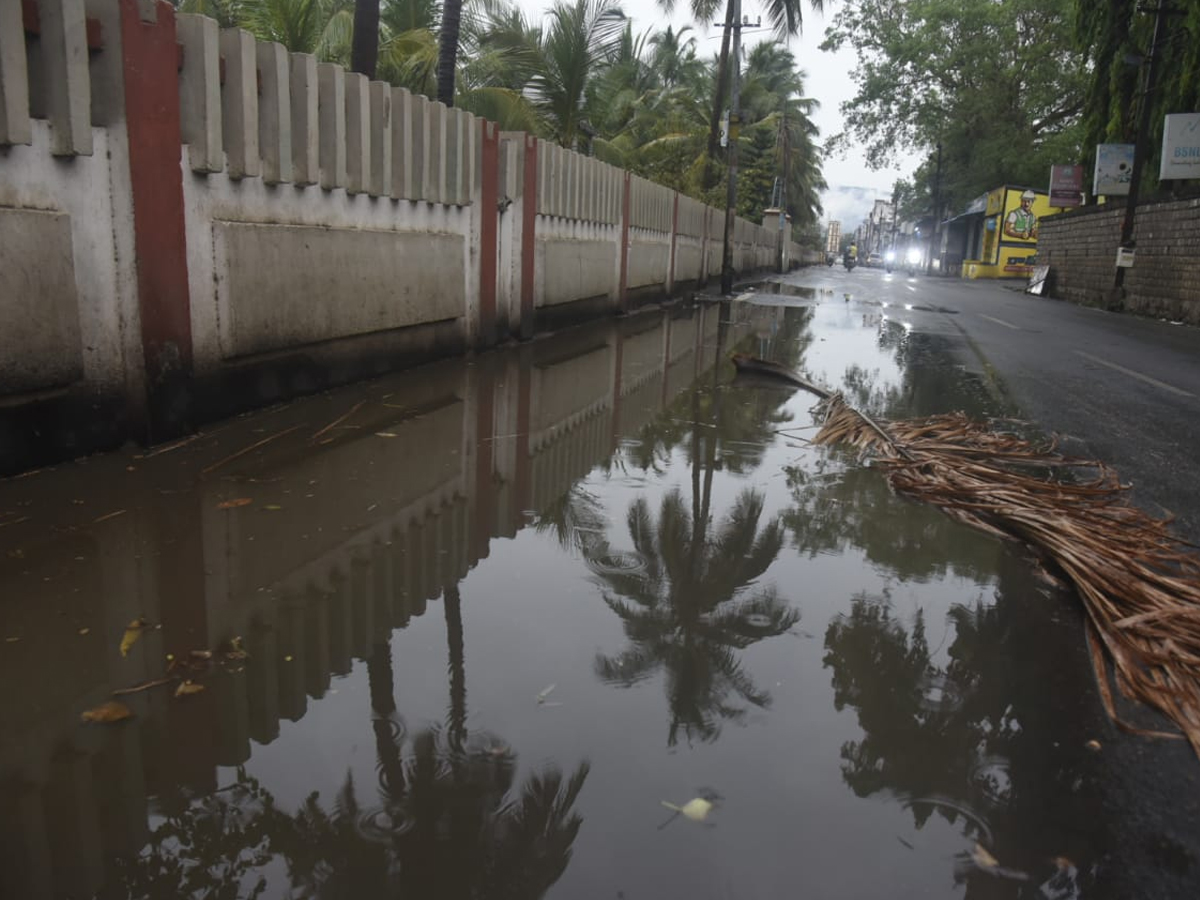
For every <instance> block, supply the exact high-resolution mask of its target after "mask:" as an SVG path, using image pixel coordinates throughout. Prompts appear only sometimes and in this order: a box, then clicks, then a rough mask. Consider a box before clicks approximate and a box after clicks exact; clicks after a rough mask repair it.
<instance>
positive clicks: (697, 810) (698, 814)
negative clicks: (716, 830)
mask: <svg viewBox="0 0 1200 900" xmlns="http://www.w3.org/2000/svg"><path fill="white" fill-rule="evenodd" d="M659 802H660V803H662V805H663V806H665V807H666V808H667V809H669V810H673V811H674V812H677V813H680V814H682V815H684V816H687V818H689V819H691V820H692V821H693V822H703V821H704V820H705V819H707V818H708V814H709V813H710V812H712V808H713V804H712V801H711V800H705V799H704V798H703V797H696V798H694V799H692V800H689V801H688V802H687V803H685V804H683V806H676V805H675V804H674V803H668V802H667V801H666V800H660V801H659Z"/></svg>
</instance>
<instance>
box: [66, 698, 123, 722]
mask: <svg viewBox="0 0 1200 900" xmlns="http://www.w3.org/2000/svg"><path fill="white" fill-rule="evenodd" d="M132 716H133V710H131V709H130V708H129V707H128V706H126V705H125V704H124V703H119V702H118V701H116V700H109V701H108V702H107V703H101V704H100V705H99V706H97V707H96V708H95V709H89V710H86V711H85V712H83V713H82V714H81V715H80V717H79V718H81V719H82V720H83V721H85V722H120V721H121V720H122V719H128V718H131V717H132Z"/></svg>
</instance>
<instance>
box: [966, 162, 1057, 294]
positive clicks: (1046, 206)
mask: <svg viewBox="0 0 1200 900" xmlns="http://www.w3.org/2000/svg"><path fill="white" fill-rule="evenodd" d="M1055 212H1058V210H1056V209H1054V208H1053V207H1051V206H1050V196H1049V194H1047V193H1046V192H1045V191H1037V190H1033V189H1032V188H1025V187H1015V186H1013V185H1008V184H1006V185H1004V186H1003V187H998V188H996V189H995V190H991V191H988V193H987V194H985V195H984V196H982V197H979V198H978V199H977V200H976V201H975V202H974V203H972V204H971V205H970V206H969V207H968V209H967V212H965V213H964V214H963V215H961V216H959V217H957V218H956V219H954V220H953V221H952V223H948V224H952V225H953V226H957V227H955V228H953V229H952V230H954V231H958V232H959V235H960V239H961V241H962V244H961V246H962V247H963V256H962V276H963V277H964V278H1027V277H1028V276H1029V273H1030V272H1031V271H1032V269H1033V266H1034V265H1035V263H1036V260H1037V235H1038V224H1039V223H1040V222H1041V220H1042V219H1043V218H1044V217H1045V216H1048V215H1051V214H1053V213H1055Z"/></svg>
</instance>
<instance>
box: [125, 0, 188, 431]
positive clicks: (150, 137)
mask: <svg viewBox="0 0 1200 900" xmlns="http://www.w3.org/2000/svg"><path fill="white" fill-rule="evenodd" d="M119 2H120V4H121V46H122V52H123V60H122V62H123V73H124V79H125V120H126V126H125V127H126V130H127V133H128V136H129V173H130V184H131V187H132V193H133V234H134V250H135V253H136V255H137V292H138V308H139V310H140V314H141V330H142V353H143V365H144V366H145V373H146V409H145V416H144V423H143V429H142V430H143V437H144V438H145V439H146V440H147V441H161V440H164V439H167V438H171V437H176V436H178V435H180V434H184V433H186V432H187V430H188V428H189V426H190V420H191V405H192V402H191V391H192V311H191V300H190V297H189V295H188V272H187V236H186V233H185V224H184V215H183V174H182V169H181V167H180V162H179V160H180V152H181V145H180V139H179V73H178V70H177V66H178V60H179V48H178V45H177V44H176V43H175V10H174V8H173V7H172V6H171V4H169V3H165V2H162V0H157V2H154V3H153V4H147V3H144V2H140V0H119Z"/></svg>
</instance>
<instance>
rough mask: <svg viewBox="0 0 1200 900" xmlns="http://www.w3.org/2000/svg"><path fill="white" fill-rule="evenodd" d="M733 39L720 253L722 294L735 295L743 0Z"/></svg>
mask: <svg viewBox="0 0 1200 900" xmlns="http://www.w3.org/2000/svg"><path fill="white" fill-rule="evenodd" d="M731 27H732V28H733V39H732V45H733V46H732V47H731V48H730V49H731V53H730V56H731V57H732V58H733V59H732V62H731V63H730V69H731V71H730V73H729V74H730V77H731V81H730V88H729V157H728V159H729V183H728V185H727V186H726V188H725V245H724V247H722V249H721V293H722V294H732V293H733V224H734V220H735V218H736V216H737V213H736V211H735V210H736V208H737V168H738V132H740V131H741V118H742V111H741V109H740V107H739V99H740V94H741V86H742V0H733V23H732V25H731Z"/></svg>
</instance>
